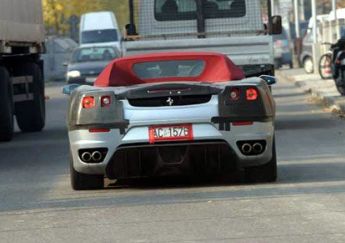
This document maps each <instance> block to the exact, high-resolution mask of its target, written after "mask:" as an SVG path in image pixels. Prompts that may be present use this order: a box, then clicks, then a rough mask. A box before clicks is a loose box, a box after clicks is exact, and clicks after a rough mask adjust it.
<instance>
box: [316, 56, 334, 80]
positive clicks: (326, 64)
mask: <svg viewBox="0 0 345 243" xmlns="http://www.w3.org/2000/svg"><path fill="white" fill-rule="evenodd" d="M331 65H332V56H331V55H330V54H329V53H326V54H323V55H322V56H321V58H320V61H319V74H320V77H321V78H322V79H330V78H332V71H331V69H332V68H331Z"/></svg>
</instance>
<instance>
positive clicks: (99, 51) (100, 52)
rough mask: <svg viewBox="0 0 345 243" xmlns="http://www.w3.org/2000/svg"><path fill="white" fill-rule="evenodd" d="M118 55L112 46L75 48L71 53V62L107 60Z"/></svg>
mask: <svg viewBox="0 0 345 243" xmlns="http://www.w3.org/2000/svg"><path fill="white" fill-rule="evenodd" d="M117 57H119V54H118V53H117V51H116V49H115V48H113V47H89V48H79V49H76V50H75V51H74V53H73V55H72V63H78V62H98V61H109V60H112V59H115V58H117Z"/></svg>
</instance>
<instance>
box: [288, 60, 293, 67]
mask: <svg viewBox="0 0 345 243" xmlns="http://www.w3.org/2000/svg"><path fill="white" fill-rule="evenodd" d="M289 68H290V69H293V63H292V61H291V62H289Z"/></svg>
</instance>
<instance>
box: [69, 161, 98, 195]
mask: <svg viewBox="0 0 345 243" xmlns="http://www.w3.org/2000/svg"><path fill="white" fill-rule="evenodd" d="M70 177H71V186H72V189H73V190H75V191H81V190H97V189H102V188H104V177H103V176H102V175H87V174H82V173H79V172H78V171H76V170H75V169H74V167H73V161H72V159H70Z"/></svg>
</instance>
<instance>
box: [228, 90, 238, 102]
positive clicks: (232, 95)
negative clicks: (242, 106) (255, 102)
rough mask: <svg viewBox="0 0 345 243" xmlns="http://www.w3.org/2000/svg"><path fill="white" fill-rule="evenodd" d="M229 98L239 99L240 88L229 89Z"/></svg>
mask: <svg viewBox="0 0 345 243" xmlns="http://www.w3.org/2000/svg"><path fill="white" fill-rule="evenodd" d="M230 99H231V100H233V101H236V100H239V99H240V90H239V89H231V90H230Z"/></svg>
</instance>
